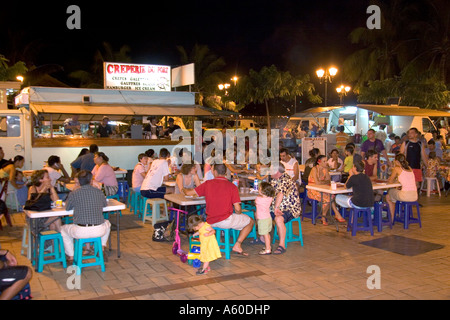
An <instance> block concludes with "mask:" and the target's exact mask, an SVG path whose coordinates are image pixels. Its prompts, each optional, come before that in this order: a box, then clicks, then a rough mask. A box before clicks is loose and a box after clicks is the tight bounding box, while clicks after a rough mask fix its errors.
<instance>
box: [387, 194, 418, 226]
mask: <svg viewBox="0 0 450 320" xmlns="http://www.w3.org/2000/svg"><path fill="white" fill-rule="evenodd" d="M413 206H415V207H416V210H417V218H415V217H414V214H413ZM395 222H402V223H403V229H408V227H409V225H410V224H411V223H418V224H419V227H420V228H422V221H421V219H420V210H419V202H417V201H412V202H406V201H397V202H396V203H395V214H394V220H393V222H392V224H395Z"/></svg>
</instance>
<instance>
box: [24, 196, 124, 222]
mask: <svg viewBox="0 0 450 320" xmlns="http://www.w3.org/2000/svg"><path fill="white" fill-rule="evenodd" d="M107 203H108V204H107V206H106V207H104V208H103V212H108V211H117V210H124V209H125V208H126V205H125V204H124V203H122V202H119V201H117V200H116V199H107ZM23 211H24V212H25V214H26V215H27V217H28V218H31V219H36V218H48V217H58V216H71V215H73V210H68V211H67V210H66V209H64V207H62V208H52V209H51V210H46V211H32V210H26V209H24V210H23Z"/></svg>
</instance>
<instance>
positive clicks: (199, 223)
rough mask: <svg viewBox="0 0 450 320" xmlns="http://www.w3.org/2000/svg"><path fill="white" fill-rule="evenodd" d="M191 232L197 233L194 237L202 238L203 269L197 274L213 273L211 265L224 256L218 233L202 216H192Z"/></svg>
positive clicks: (189, 223)
mask: <svg viewBox="0 0 450 320" xmlns="http://www.w3.org/2000/svg"><path fill="white" fill-rule="evenodd" d="M188 226H189V231H196V232H195V233H194V234H193V237H196V236H200V261H201V262H203V268H199V269H198V270H197V274H206V273H208V272H209V271H211V268H210V267H209V263H210V262H211V261H214V260H216V259H218V258H220V257H222V255H221V254H220V248H219V245H218V244H217V240H216V237H215V236H214V234H215V233H216V231H215V230H214V229H213V228H212V227H211V226H210V225H209V224H208V223H207V222H205V221H203V219H202V217H201V216H198V215H192V216H190V217H189V219H188Z"/></svg>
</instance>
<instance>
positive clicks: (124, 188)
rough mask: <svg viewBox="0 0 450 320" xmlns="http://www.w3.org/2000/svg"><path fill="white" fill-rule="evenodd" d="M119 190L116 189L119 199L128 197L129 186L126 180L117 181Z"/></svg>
mask: <svg viewBox="0 0 450 320" xmlns="http://www.w3.org/2000/svg"><path fill="white" fill-rule="evenodd" d="M118 184H119V190H118V191H117V194H118V195H119V197H120V199H123V201H125V200H126V199H127V198H128V193H129V189H130V188H129V187H128V182H127V181H119V182H118Z"/></svg>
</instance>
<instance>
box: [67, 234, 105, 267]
mask: <svg viewBox="0 0 450 320" xmlns="http://www.w3.org/2000/svg"><path fill="white" fill-rule="evenodd" d="M74 240H75V253H74V257H73V264H74V265H76V266H77V267H78V268H77V271H76V274H77V275H80V274H81V269H82V268H86V267H92V266H100V268H101V270H102V272H105V270H106V268H105V260H104V257H103V248H102V238H100V237H98V238H85V239H74ZM87 243H90V244H92V245H93V247H94V254H93V255H87V256H83V247H84V245H85V244H87ZM92 259H94V261H91V262H85V261H87V260H92Z"/></svg>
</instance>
